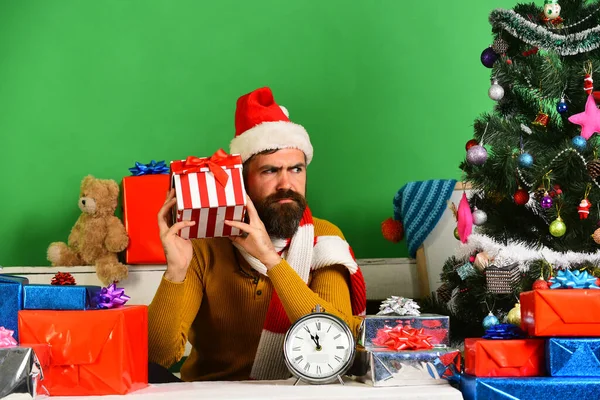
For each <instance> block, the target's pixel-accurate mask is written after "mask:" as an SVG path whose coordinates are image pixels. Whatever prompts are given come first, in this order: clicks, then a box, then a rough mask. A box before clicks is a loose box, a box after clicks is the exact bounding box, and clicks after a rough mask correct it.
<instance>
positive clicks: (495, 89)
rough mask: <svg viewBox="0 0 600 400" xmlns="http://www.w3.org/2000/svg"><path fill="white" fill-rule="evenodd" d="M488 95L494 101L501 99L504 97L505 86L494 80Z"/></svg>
mask: <svg viewBox="0 0 600 400" xmlns="http://www.w3.org/2000/svg"><path fill="white" fill-rule="evenodd" d="M488 96H490V99H492V100H494V101H500V100H502V98H503V97H504V88H503V87H502V86H500V85H499V84H498V81H494V83H493V84H492V86H490V89H489V90H488Z"/></svg>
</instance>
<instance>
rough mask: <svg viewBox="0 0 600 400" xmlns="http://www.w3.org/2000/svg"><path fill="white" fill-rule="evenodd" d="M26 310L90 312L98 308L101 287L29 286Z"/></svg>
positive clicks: (25, 290)
mask: <svg viewBox="0 0 600 400" xmlns="http://www.w3.org/2000/svg"><path fill="white" fill-rule="evenodd" d="M23 289H24V295H23V309H24V310H89V309H93V308H96V295H97V294H98V292H99V291H100V290H101V289H102V288H101V287H100V286H77V285H73V286H67V285H65V286H61V285H27V286H24V287H23Z"/></svg>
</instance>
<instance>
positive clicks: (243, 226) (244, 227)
mask: <svg viewBox="0 0 600 400" xmlns="http://www.w3.org/2000/svg"><path fill="white" fill-rule="evenodd" d="M225 224H226V225H229V226H232V227H234V228H238V229H239V230H240V231H242V232H246V233H248V234H249V233H252V231H253V230H254V228H253V227H252V226H250V225H248V224H247V223H245V222H239V221H228V220H227V221H225Z"/></svg>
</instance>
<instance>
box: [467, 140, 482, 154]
mask: <svg viewBox="0 0 600 400" xmlns="http://www.w3.org/2000/svg"><path fill="white" fill-rule="evenodd" d="M478 144H479V142H478V141H477V140H475V139H471V140H469V141H468V142H467V144H466V145H465V149H466V150H467V151H469V149H470V148H471V147H473V146H477V145H478Z"/></svg>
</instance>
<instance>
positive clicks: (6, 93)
mask: <svg viewBox="0 0 600 400" xmlns="http://www.w3.org/2000/svg"><path fill="white" fill-rule="evenodd" d="M514 3H515V2H514V1H506V0H496V1H494V2H490V1H485V2H482V1H477V0H468V1H463V2H460V4H458V3H453V4H450V3H447V2H441V1H438V2H437V3H436V2H435V1H429V2H407V1H404V0H370V1H358V0H350V1H349V0H346V1H342V0H321V1H317V0H285V1H284V0H254V1H242V0H219V1H201V0H104V1H81V0H54V1H45V0H28V1H18V0H14V1H10V0H3V1H0V138H1V140H0V154H1V155H2V161H3V168H2V169H1V172H0V174H1V178H2V196H1V200H0V201H1V209H2V214H3V218H2V223H1V224H0V237H1V238H2V239H1V240H0V264H1V265H5V266H26V265H48V262H47V261H46V248H47V246H48V244H49V243H50V242H52V241H55V240H66V239H67V236H68V234H69V231H70V229H71V226H72V225H73V223H74V222H75V220H76V219H77V217H78V215H79V209H78V207H77V200H78V195H79V184H80V181H81V179H82V178H83V177H84V176H85V175H87V174H93V175H95V176H97V177H100V178H112V179H115V180H117V181H118V182H120V180H121V178H122V177H123V176H126V175H128V174H129V172H128V170H127V169H128V168H129V167H131V166H133V164H134V162H135V161H141V162H144V163H146V162H149V161H150V160H151V159H156V160H167V161H170V160H173V159H180V158H184V157H186V156H187V155H198V156H206V155H210V154H212V152H213V151H215V150H216V149H217V148H219V147H223V148H225V149H226V150H228V146H229V141H230V139H231V138H232V137H233V114H234V108H235V101H236V99H237V97H238V96H240V95H242V94H244V93H247V92H249V91H251V90H253V89H255V88H257V87H261V86H270V87H271V88H272V89H273V91H274V94H275V98H276V101H277V102H278V103H280V104H283V105H285V106H286V107H287V108H288V109H289V110H290V114H291V118H292V120H293V121H295V122H298V123H300V124H302V125H304V126H305V127H306V129H307V130H308V132H309V133H310V135H311V139H312V141H313V145H314V147H315V158H314V161H313V163H312V164H311V165H310V167H309V169H308V173H309V178H308V179H309V183H308V185H309V186H308V193H309V194H308V200H309V203H310V204H311V208H312V209H313V213H314V214H315V215H317V216H320V217H323V218H326V219H329V220H331V221H332V222H334V223H335V224H337V225H338V226H340V228H341V229H342V230H343V232H344V233H345V235H346V236H347V238H348V240H349V241H350V243H351V244H352V246H353V247H354V249H355V252H356V255H357V257H360V258H367V257H403V256H406V254H407V250H406V245H405V243H404V242H403V243H402V244H396V245H394V244H391V243H388V242H386V241H385V240H384V239H383V238H382V237H381V234H380V223H381V221H383V220H384V219H385V218H387V217H389V216H391V215H392V205H391V202H392V198H393V196H394V194H395V193H396V191H397V190H398V189H399V188H400V187H401V186H402V185H404V184H405V183H406V182H409V181H413V180H424V179H432V178H460V171H459V169H458V164H459V162H460V160H461V159H462V157H464V154H465V153H464V144H465V142H466V141H467V140H468V139H470V137H471V133H472V123H473V120H474V118H475V117H476V116H477V115H478V114H479V113H481V112H483V111H486V110H488V109H490V108H491V107H492V101H491V100H489V98H488V97H487V89H488V88H489V85H490V83H489V70H488V69H486V68H484V67H483V66H482V65H481V63H480V62H479V55H480V53H481V51H482V50H483V49H484V48H485V47H487V46H488V45H489V44H490V38H491V31H490V25H489V23H488V20H487V17H488V14H489V12H490V11H491V9H492V8H497V7H505V8H508V7H512V6H513V5H514Z"/></svg>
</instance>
